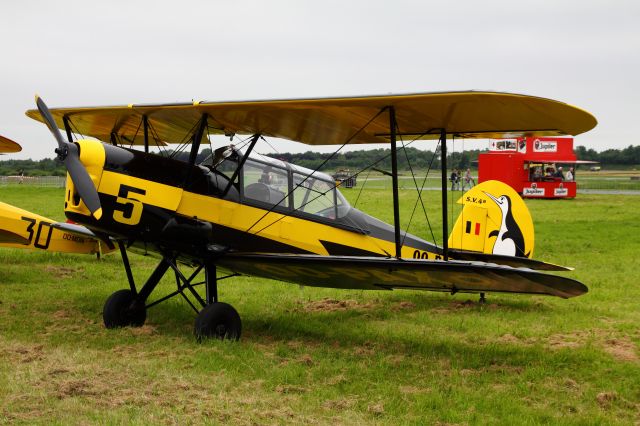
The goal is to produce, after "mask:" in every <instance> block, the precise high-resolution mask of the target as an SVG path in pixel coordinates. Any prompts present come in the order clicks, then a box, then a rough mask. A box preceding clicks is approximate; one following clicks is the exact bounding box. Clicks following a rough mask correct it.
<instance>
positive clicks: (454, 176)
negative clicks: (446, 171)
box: [449, 169, 460, 191]
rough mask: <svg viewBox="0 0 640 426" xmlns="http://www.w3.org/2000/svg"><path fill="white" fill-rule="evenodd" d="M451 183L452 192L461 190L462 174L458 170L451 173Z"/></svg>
mask: <svg viewBox="0 0 640 426" xmlns="http://www.w3.org/2000/svg"><path fill="white" fill-rule="evenodd" d="M449 180H450V181H451V190H452V191H455V190H456V189H460V172H459V171H458V169H453V170H452V171H451V176H450V177H449Z"/></svg>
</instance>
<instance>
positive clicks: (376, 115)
mask: <svg viewBox="0 0 640 426" xmlns="http://www.w3.org/2000/svg"><path fill="white" fill-rule="evenodd" d="M386 110H387V107H384V108H381V109H380V111H378V112H377V113H376V114H375V115H374V116H373V117H371V119H369V121H367V122H366V123H365V124H364V125H363V126H362V127H360V128H359V129H358V130H357V131H356V132H355V133H353V134H352V135H351V136H349V138H347V140H346V141H345V142H344V143H343V144H342V145H341V146H340V148H338V149H337V150H336V151H334V152H333V153H332V154H331V155H330V156H329V157H327V158H326V159H325V160H324V161H323V162H322V163H321V164H320V165H319V166H318V167H316V168H315V169H314V170H313V171H312V172H311V173H310V174H308V175H307V176H305V178H304V179H303V180H302V181H300V182H299V183H298V184H296V186H295V187H294V188H292V189H291V190H290V191H289V192H288V193H287V194H285V196H284V197H282V199H281V200H280V201H278V202H277V203H276V204H274V205H273V206H272V207H271V208H269V210H267V211H266V212H265V213H264V214H263V215H262V216H260V217H259V218H258V219H257V220H256V221H255V222H254V223H253V224H252V225H251V226H250V227H249V228H248V229H247V230H246V231H245V232H249V231H250V230H251V229H253V227H255V226H256V225H257V224H258V223H260V222H261V221H262V219H264V218H265V217H266V216H267V215H268V214H269V213H271V212H272V211H273V210H274V209H275V208H276V207H278V206H279V205H280V204H281V203H282V202H283V201H284V200H287V199H288V198H289V196H290V195H291V194H292V193H293V191H295V190H296V189H298V188H299V187H300V186H302V184H304V183H305V182H306V181H307V180H308V179H309V178H310V177H311V176H313V174H314V173H315V172H317V171H319V170H320V169H321V168H322V167H324V165H325V164H327V162H328V161H329V160H331V159H332V158H333V157H334V156H335V155H336V154H338V152H340V151H341V150H342V149H343V148H344V147H345V146H347V145H348V144H349V142H351V141H352V140H353V139H354V138H355V137H356V136H358V135H359V134H360V132H362V131H363V130H364V129H365V128H367V126H369V124H371V123H372V122H373V121H374V120H375V119H376V118H378V117H379V116H380V114H382V113H383V112H384V111H386ZM334 188H335V186H334ZM327 192H328V191H326V192H325V193H324V194H326V193H327ZM324 194H322V195H324ZM317 198H318V197H316V198H314V200H315V199H317ZM307 204H308V203H307ZM301 207H303V206H300V207H298V209H299V208H301ZM283 217H284V216H282V217H280V218H279V219H277V220H276V221H275V222H272V223H270V224H269V225H267V226H265V227H264V228H262V229H260V230H259V231H257V232H255V233H254V234H258V233H259V232H262V231H263V230H265V229H267V228H268V227H270V226H272V225H273V224H275V223H276V222H279V221H280V220H281V219H282V218H283Z"/></svg>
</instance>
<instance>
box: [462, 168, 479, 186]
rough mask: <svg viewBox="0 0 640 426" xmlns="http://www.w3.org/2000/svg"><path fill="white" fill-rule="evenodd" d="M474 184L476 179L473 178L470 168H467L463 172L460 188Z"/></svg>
mask: <svg viewBox="0 0 640 426" xmlns="http://www.w3.org/2000/svg"><path fill="white" fill-rule="evenodd" d="M475 185H476V181H475V180H474V179H473V176H471V169H470V168H467V171H466V172H465V173H464V180H463V181H462V190H463V191H464V189H465V188H466V187H469V189H471V188H473V187H474V186H475Z"/></svg>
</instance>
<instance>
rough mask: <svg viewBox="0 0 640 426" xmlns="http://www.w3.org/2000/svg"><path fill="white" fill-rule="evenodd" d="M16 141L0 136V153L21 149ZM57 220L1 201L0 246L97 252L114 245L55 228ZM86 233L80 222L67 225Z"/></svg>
mask: <svg viewBox="0 0 640 426" xmlns="http://www.w3.org/2000/svg"><path fill="white" fill-rule="evenodd" d="M20 150H22V147H21V146H20V145H19V144H17V143H16V142H14V141H12V140H10V139H8V138H6V137H4V136H0V153H11V152H20ZM56 222H57V221H55V220H52V219H48V218H46V217H44V216H40V215H37V214H35V213H31V212H29V211H26V210H23V209H20V208H18V207H15V206H12V205H9V204H6V203H3V202H0V247H9V248H26V249H40V250H47V251H53V252H61V253H83V254H100V253H101V252H109V251H112V250H113V248H115V247H114V246H113V245H111V248H109V247H108V245H109V244H110V243H104V242H101V241H100V240H99V239H97V238H95V236H94V238H91V237H88V236H79V235H78V234H77V233H71V232H68V231H62V230H59V229H55V228H54V227H53V226H52V225H53V224H54V223H56ZM68 226H69V227H70V228H72V227H74V226H75V227H76V228H77V229H78V230H80V231H83V232H86V233H89V232H90V231H89V230H87V229H86V228H84V227H81V226H79V225H72V224H69V225H68Z"/></svg>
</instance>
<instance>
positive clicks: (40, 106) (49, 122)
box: [36, 95, 69, 149]
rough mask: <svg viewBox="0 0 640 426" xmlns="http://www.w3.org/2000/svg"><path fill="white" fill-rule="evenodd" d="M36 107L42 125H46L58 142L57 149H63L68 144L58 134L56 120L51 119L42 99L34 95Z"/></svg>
mask: <svg viewBox="0 0 640 426" xmlns="http://www.w3.org/2000/svg"><path fill="white" fill-rule="evenodd" d="M36 105H37V107H38V111H40V115H41V116H42V118H44V123H45V124H46V125H47V127H48V128H49V130H50V131H51V133H53V136H54V137H55V138H56V140H57V141H58V147H59V148H60V149H64V147H65V146H66V145H67V144H68V143H69V142H67V141H66V140H65V139H64V137H63V136H62V133H60V129H58V125H57V124H56V120H54V119H53V116H52V115H51V112H49V108H48V107H47V104H45V103H44V101H43V100H42V98H41V97H40V96H38V95H36Z"/></svg>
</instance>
